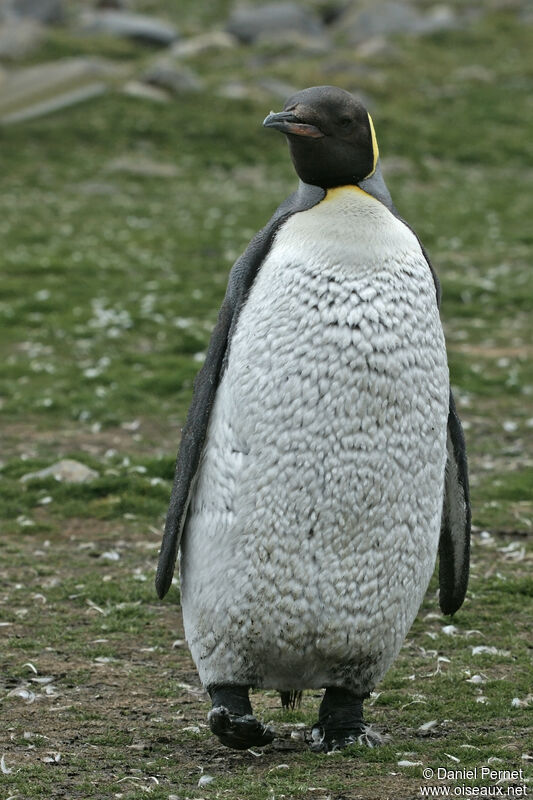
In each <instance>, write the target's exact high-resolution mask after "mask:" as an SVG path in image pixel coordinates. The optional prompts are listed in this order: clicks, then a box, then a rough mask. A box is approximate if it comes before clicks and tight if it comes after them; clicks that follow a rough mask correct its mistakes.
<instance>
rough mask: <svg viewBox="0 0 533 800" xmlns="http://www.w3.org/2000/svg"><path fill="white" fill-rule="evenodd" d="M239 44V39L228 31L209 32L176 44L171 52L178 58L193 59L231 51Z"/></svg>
mask: <svg viewBox="0 0 533 800" xmlns="http://www.w3.org/2000/svg"><path fill="white" fill-rule="evenodd" d="M238 43H239V40H238V39H237V37H236V36H232V34H231V33H228V32H227V31H209V32H208V33H201V34H199V35H198V36H191V37H190V38H189V39H183V40H182V41H180V42H176V43H175V44H173V45H172V50H171V52H172V55H173V56H175V57H176V58H191V57H194V56H197V55H202V54H203V53H209V52H212V51H216V50H230V49H231V48H233V47H236V46H237V45H238Z"/></svg>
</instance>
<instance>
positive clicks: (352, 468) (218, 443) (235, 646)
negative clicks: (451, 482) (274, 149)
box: [181, 187, 448, 692]
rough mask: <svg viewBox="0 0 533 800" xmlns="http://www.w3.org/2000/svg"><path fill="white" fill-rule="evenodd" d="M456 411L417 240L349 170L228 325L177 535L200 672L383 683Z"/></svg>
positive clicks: (413, 585) (226, 677) (419, 588)
mask: <svg viewBox="0 0 533 800" xmlns="http://www.w3.org/2000/svg"><path fill="white" fill-rule="evenodd" d="M447 413H448V370H447V363H446V353H445V347H444V340H443V334H442V328H441V324H440V320H439V316H438V310H437V306H436V299H435V287H434V284H433V279H432V276H431V273H430V270H429V267H428V265H427V262H426V260H425V258H424V256H423V254H422V252H421V249H420V245H419V244H418V241H417V240H416V237H415V236H414V235H413V234H412V233H411V231H410V230H409V229H408V228H407V227H406V226H405V225H404V224H403V223H401V222H400V221H399V220H397V219H396V218H395V217H394V216H393V215H392V214H391V213H390V212H389V211H388V210H387V209H386V208H385V207H384V206H383V205H382V204H381V203H379V202H378V201H376V200H375V199H374V198H372V197H370V196H369V195H366V194H365V193H363V192H361V191H360V190H357V189H354V188H348V187H345V188H342V189H336V190H333V191H330V192H329V193H328V196H327V198H326V200H325V201H323V202H322V203H320V204H319V205H317V206H315V207H314V208H312V209H310V210H308V211H304V212H300V213H298V214H294V215H293V216H292V217H290V218H289V220H288V221H287V222H286V223H285V224H284V225H283V226H282V227H281V229H280V230H279V231H278V233H277V235H276V238H275V241H274V244H273V246H272V248H271V250H270V253H269V255H268V257H267V258H266V259H265V262H264V264H263V265H262V267H261V270H260V272H259V274H258V276H257V278H256V280H255V282H254V284H253V286H252V289H251V291H250V294H249V297H248V299H247V302H246V304H245V306H244V308H243V310H242V312H241V316H240V318H239V321H238V325H237V328H236V331H235V334H234V336H233V340H232V342H231V349H230V354H229V360H228V365H227V370H226V372H225V375H224V377H223V379H222V382H221V384H220V386H219V389H218V392H217V397H216V402H215V405H214V408H213V411H212V416H211V421H210V426H209V431H208V439H207V445H206V448H205V451H204V454H203V459H202V465H201V470H200V473H199V478H198V482H197V485H196V488H195V492H194V496H193V498H192V501H191V508H190V516H189V520H188V523H187V528H186V532H185V536H184V541H183V545H182V555H181V581H182V604H183V613H184V621H185V630H186V635H187V638H188V641H189V645H190V647H191V652H192V654H193V657H194V659H195V662H196V664H197V666H198V669H199V672H200V677H201V678H202V680H203V682H204V685H206V686H209V685H212V684H215V683H217V684H224V683H250V684H252V685H255V686H265V687H274V688H280V689H284V688H292V689H294V688H317V687H320V686H325V685H339V686H345V687H347V688H350V689H351V690H352V691H360V692H366V691H369V690H370V689H372V688H373V686H374V685H375V683H376V682H377V680H379V678H380V677H381V676H382V675H383V674H384V672H385V671H386V669H387V668H388V666H389V664H390V663H391V661H392V660H393V658H394V657H395V656H396V654H397V652H398V650H399V648H400V646H401V644H402V642H403V640H404V638H405V635H406V633H407V630H408V629H409V627H410V625H411V623H412V621H413V619H414V617H415V615H416V612H417V610H418V607H419V605H420V602H421V600H422V597H423V594H424V592H425V590H426V588H427V584H428V581H429V578H430V576H431V573H432V570H433V565H434V561H435V556H436V550H437V545H438V536H439V529H440V519H441V511H442V495H443V478H444V467H445V460H446V420H447Z"/></svg>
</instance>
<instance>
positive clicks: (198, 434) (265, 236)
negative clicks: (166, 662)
mask: <svg viewBox="0 0 533 800" xmlns="http://www.w3.org/2000/svg"><path fill="white" fill-rule="evenodd" d="M324 196H325V191H324V189H321V188H320V187H318V186H309V185H308V184H306V183H302V182H300V185H299V187H298V190H297V191H296V192H294V193H293V194H292V195H290V197H288V198H287V200H285V202H284V203H282V204H281V205H280V206H279V208H277V209H276V211H275V212H274V214H273V216H272V217H271V219H270V220H269V222H268V223H267V224H266V225H265V227H264V228H262V229H261V230H260V231H259V233H257V234H256V235H255V236H254V238H253V239H252V241H251V242H250V244H249V245H248V247H247V248H246V250H245V252H244V253H243V254H242V256H241V257H240V258H238V259H237V261H236V262H235V264H234V265H233V267H232V270H231V273H230V278H229V283H228V289H227V292H226V296H225V298H224V302H223V303H222V306H221V308H220V311H219V315H218V320H217V323H216V326H215V329H214V330H213V333H212V336H211V340H210V342H209V347H208V349H207V354H206V357H205V362H204V365H203V367H202V369H201V370H200V372H199V373H198V375H197V376H196V380H195V381H194V392H193V398H192V402H191V405H190V408H189V413H188V414H187V420H186V422H185V426H184V428H183V433H182V437H181V443H180V447H179V452H178V457H177V460H176V472H175V477H174V485H173V487H172V494H171V497H170V505H169V509H168V514H167V521H166V525H165V533H164V535H163V542H162V544H161V551H160V554H159V563H158V567H157V575H156V579H155V585H156V589H157V594H158V595H159V597H164V596H165V595H166V593H167V592H168V590H169V588H170V584H171V583H172V576H173V574H174V565H175V563H176V556H177V554H178V548H179V544H180V540H181V537H182V534H183V531H184V528H185V524H186V521H187V510H188V507H189V501H190V498H191V494H192V490H193V487H194V482H195V479H196V476H197V473H198V469H199V467H200V461H201V456H202V451H203V448H204V444H205V439H206V435H207V427H208V424H209V417H210V414H211V409H212V407H213V403H214V401H215V396H216V392H217V388H218V385H219V383H220V380H221V377H222V374H223V372H224V364H225V361H226V359H227V354H228V349H229V346H230V342H231V337H232V334H233V331H234V329H235V325H236V323H237V319H238V316H239V312H240V310H241V308H242V306H243V304H244V303H245V302H246V297H247V295H248V292H249V290H250V287H251V286H252V283H253V281H254V279H255V276H256V275H257V272H258V271H259V269H260V268H261V264H262V263H263V261H264V260H265V257H266V256H267V254H268V252H269V250H270V247H271V245H272V242H273V241H274V237H275V235H276V233H277V231H278V229H279V228H280V226H281V225H283V223H284V222H285V221H286V220H287V219H288V218H289V217H291V216H292V215H293V214H296V213H297V212H299V211H304V210H306V209H308V208H312V207H313V206H314V205H316V204H317V203H319V202H320V201H321V200H322V199H323V198H324Z"/></svg>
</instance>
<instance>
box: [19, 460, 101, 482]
mask: <svg viewBox="0 0 533 800" xmlns="http://www.w3.org/2000/svg"><path fill="white" fill-rule="evenodd" d="M97 477H98V472H96V471H95V470H94V469H90V468H89V467H86V466H85V464H82V463H80V462H79V461H74V460H73V459H71V458H64V459H62V460H61V461H58V462H57V463H56V464H52V466H50V467H45V469H41V470H39V471H38V472H28V473H26V475H23V476H22V478H21V479H20V480H21V481H22V483H27V482H28V481H33V480H41V479H43V478H55V479H56V481H62V482H64V483H86V482H87V481H92V480H94V479H95V478H97Z"/></svg>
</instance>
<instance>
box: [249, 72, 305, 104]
mask: <svg viewBox="0 0 533 800" xmlns="http://www.w3.org/2000/svg"><path fill="white" fill-rule="evenodd" d="M258 86H260V88H261V89H264V90H265V91H267V92H268V93H269V94H271V95H272V96H273V97H276V98H277V99H279V100H283V101H285V100H287V98H288V97H291V95H293V94H296V92H297V91H298V87H297V86H292V85H291V84H290V83H285V81H280V80H278V79H277V78H268V77H267V78H261V80H259V82H258Z"/></svg>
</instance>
